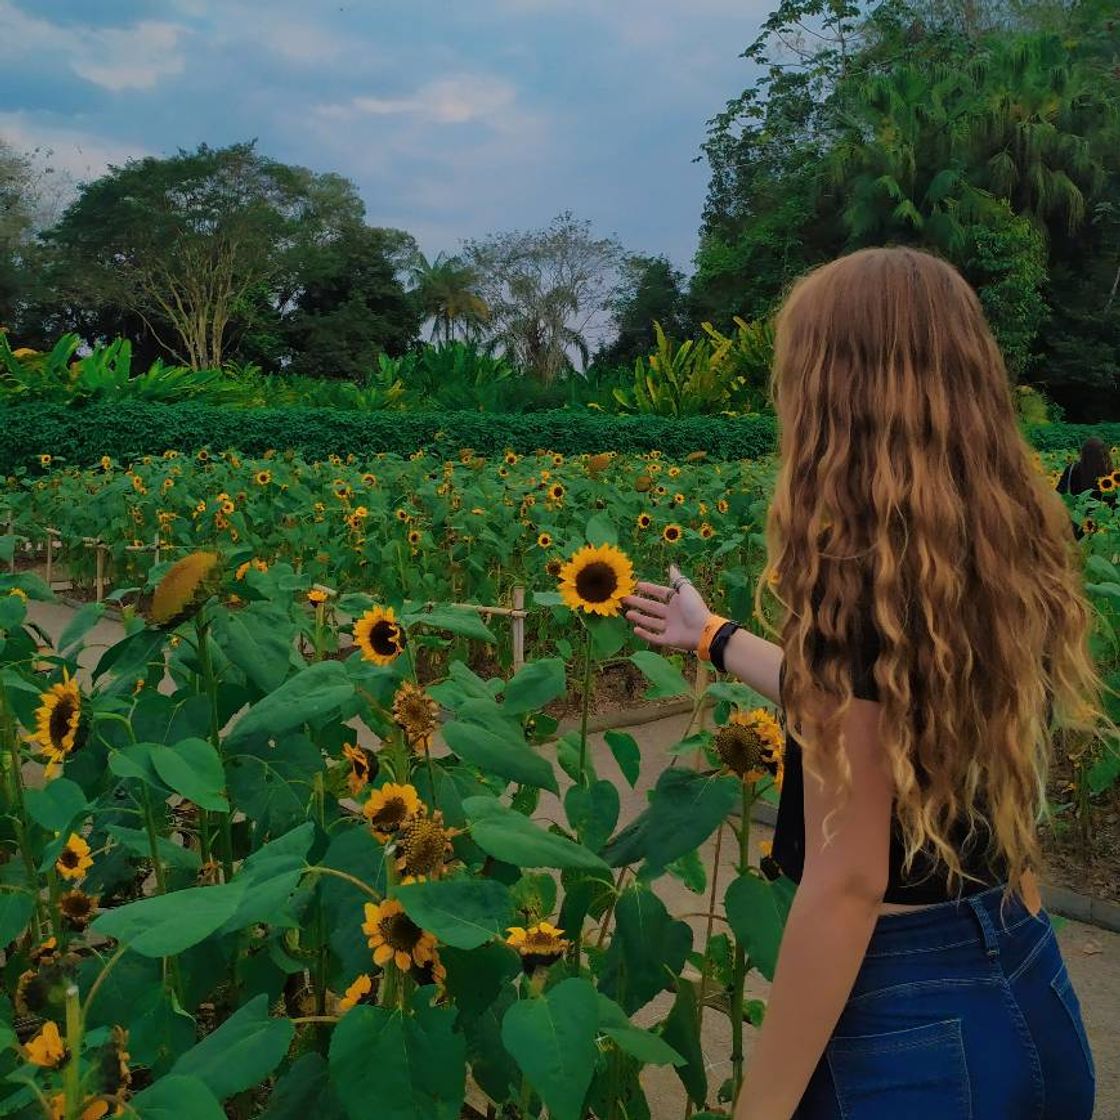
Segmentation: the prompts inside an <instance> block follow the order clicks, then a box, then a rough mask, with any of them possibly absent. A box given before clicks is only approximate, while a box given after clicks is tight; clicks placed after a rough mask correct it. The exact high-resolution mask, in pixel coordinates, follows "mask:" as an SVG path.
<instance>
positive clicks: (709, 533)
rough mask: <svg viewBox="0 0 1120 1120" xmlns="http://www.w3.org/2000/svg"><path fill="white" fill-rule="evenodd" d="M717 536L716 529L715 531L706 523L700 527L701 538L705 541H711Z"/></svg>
mask: <svg viewBox="0 0 1120 1120" xmlns="http://www.w3.org/2000/svg"><path fill="white" fill-rule="evenodd" d="M715 535H716V531H715V529H713V528H712V527H711V525H709V524H708V523H707V522H706V521H705V522H704V524H703V525H701V526H700V536H701V537H702V538H703V539H704V540H706V541H707V540H711V538H712V537H714V536H715Z"/></svg>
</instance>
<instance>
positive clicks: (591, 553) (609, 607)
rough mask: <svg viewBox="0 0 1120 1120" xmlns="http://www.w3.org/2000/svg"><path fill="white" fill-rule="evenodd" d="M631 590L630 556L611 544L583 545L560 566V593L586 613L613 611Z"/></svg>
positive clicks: (608, 615)
mask: <svg viewBox="0 0 1120 1120" xmlns="http://www.w3.org/2000/svg"><path fill="white" fill-rule="evenodd" d="M633 591H634V566H633V564H632V563H631V562H630V557H628V556H627V555H626V553H624V552H622V551H621V550H620V549H618V548H616V547H615V546H614V545H611V544H601V545H584V547H583V548H581V549H580V550H579V551H578V552H577V553H576V554H575V555H574V556H572V558H571V559H570V560H569V561H568V562H567V563H566V564H565V565H564V566H563V568H561V569H560V595H561V597H562V598H563V600H564V602H565V603H566V604H567V605H568V606H569V607H572V608H574V609H576V610H581V611H584V612H585V613H587V614H598V615H603V616H604V617H612V616H614V615H617V614H618V613H619V612H620V611H621V610H622V600H623V598H624V597H625V596H626V595H630V594H632V593H633Z"/></svg>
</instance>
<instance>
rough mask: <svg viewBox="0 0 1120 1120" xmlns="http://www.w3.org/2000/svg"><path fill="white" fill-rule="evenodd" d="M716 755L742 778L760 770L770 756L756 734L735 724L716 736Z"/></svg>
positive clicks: (723, 729) (721, 730)
mask: <svg viewBox="0 0 1120 1120" xmlns="http://www.w3.org/2000/svg"><path fill="white" fill-rule="evenodd" d="M716 753H717V754H718V755H719V757H720V759H721V760H722V761H723V764H724V766H726V767H727V769H728V770H730V771H732V773H735V774H738V775H740V776H742V775H743V774H747V773H749V772H750V771H752V770H758V769H760V768H761V767H762V766H763V765H764V763H765V762H766V761H767V757H768V755H769V752H768V751H767V749H766V747H765V745H764V744H763V742H762V740H761V739H760V738H759V737H758V735H756V734H755V732H753V731H750V730H748V729H747V728H745V727H740V726H739V725H738V724H734V723H732V724H728V725H727V726H726V727H721V728H720V730H719V732H718V734H717V735H716Z"/></svg>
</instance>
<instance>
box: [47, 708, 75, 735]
mask: <svg viewBox="0 0 1120 1120" xmlns="http://www.w3.org/2000/svg"><path fill="white" fill-rule="evenodd" d="M74 710H75V709H74V701H73V700H71V699H70V697H69V696H65V697H62V698H61V699H60V700H59V701H58V703H57V704H55V706H54V708H53V709H52V710H51V719H50V724H49V729H50V736H51V745H52V746H54V747H60V746H61V745H62V741H63V739H65V738H66V736H67V735H69V734H70V720H71V719H72V718H73V716H74Z"/></svg>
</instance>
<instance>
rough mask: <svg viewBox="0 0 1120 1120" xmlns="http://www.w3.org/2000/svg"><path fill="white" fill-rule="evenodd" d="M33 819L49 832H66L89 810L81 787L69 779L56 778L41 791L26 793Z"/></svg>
mask: <svg viewBox="0 0 1120 1120" xmlns="http://www.w3.org/2000/svg"><path fill="white" fill-rule="evenodd" d="M24 800H25V802H26V804H27V811H28V813H30V814H31V819H32V820H33V821H34V822H35V823H36V824H37V825H40V826H42V827H43V828H45V829H46V830H47V831H48V832H66V831H67V830H68V829H69V828H70V826H71V824H73V823H74V821H75V820H76V819H77V818H78V817H80V816H81V815H82V814H83V813H84V812H86V810H87V809H88V808H89V803H88V802H87V801H86V795H85V794H84V793H83V792H82V788H81V786H79V785H78V784H77V783H76V782H72V781H70V779H69V778H55V779H54V780H53V781H51V782H47V784H46V785H45V786H43V787H42V788H41V789H29V790H27V791H26V792H25V793H24Z"/></svg>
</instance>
